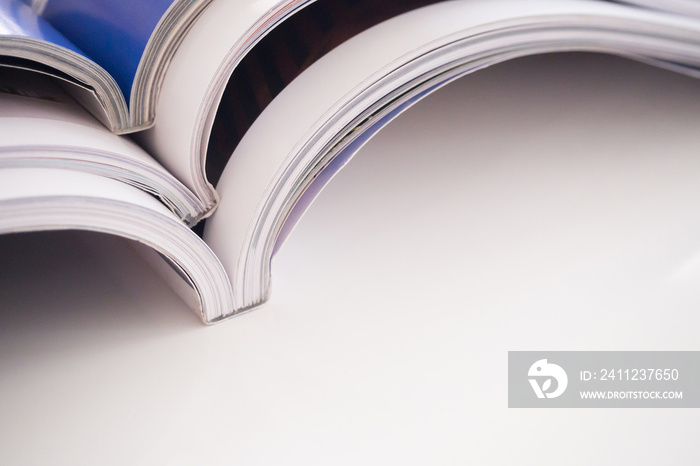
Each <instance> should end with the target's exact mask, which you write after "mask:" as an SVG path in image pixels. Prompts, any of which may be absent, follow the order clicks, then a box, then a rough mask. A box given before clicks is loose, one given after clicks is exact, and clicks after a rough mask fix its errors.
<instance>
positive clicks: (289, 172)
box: [205, 1, 700, 308]
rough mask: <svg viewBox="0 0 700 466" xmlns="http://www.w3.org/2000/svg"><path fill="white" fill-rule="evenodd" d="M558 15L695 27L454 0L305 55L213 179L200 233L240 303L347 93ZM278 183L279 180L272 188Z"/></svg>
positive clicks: (556, 4)
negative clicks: (477, 40) (308, 62)
mask: <svg viewBox="0 0 700 466" xmlns="http://www.w3.org/2000/svg"><path fill="white" fill-rule="evenodd" d="M560 21H561V22H562V23H564V24H572V23H573V24H575V25H578V26H579V27H578V28H573V29H572V31H573V32H571V35H573V36H574V37H575V36H576V34H581V36H582V37H588V36H586V35H585V34H587V33H588V32H592V33H595V32H596V31H598V29H599V28H600V26H601V25H603V26H605V25H608V26H609V25H610V24H618V23H620V24H624V25H626V26H627V27H630V25H633V26H634V27H636V28H639V29H641V30H643V31H645V30H646V29H647V28H650V29H656V28H661V29H663V30H664V31H665V32H666V33H668V34H672V33H673V34H675V33H677V34H678V36H679V37H684V36H683V35H684V34H686V35H688V34H689V35H690V36H691V37H692V36H693V34H694V35H695V37H698V31H700V29H699V27H698V23H696V22H694V21H689V20H685V19H683V18H677V17H674V16H672V15H656V14H654V13H650V12H647V11H643V10H638V9H636V8H629V7H623V6H619V5H614V4H609V3H602V2H585V1H537V2H517V1H490V2H478V1H471V2H470V1H454V2H446V3H442V4H436V5H433V6H428V7H425V8H422V9H420V10H417V11H414V12H410V13H407V14H405V15H402V16H400V17H397V18H394V19H392V20H389V21H387V22H385V23H383V24H380V25H378V26H376V27H374V28H372V29H370V30H368V31H366V32H364V33H362V34H359V35H358V36H356V37H354V38H352V39H350V40H349V41H347V42H345V43H344V44H342V45H341V46H339V47H338V48H336V49H335V50H333V51H331V52H330V53H329V54H328V55H326V56H325V57H323V58H321V59H320V60H319V61H318V62H316V63H315V64H313V65H312V66H311V67H310V68H309V69H308V70H307V71H305V72H304V73H303V74H302V75H301V76H300V77H299V78H298V79H296V80H295V81H293V82H292V83H291V84H290V85H289V86H288V87H287V88H285V89H284V90H283V91H282V93H281V94H280V95H279V96H278V97H277V98H276V99H275V100H274V101H273V102H272V103H271V104H270V105H269V106H268V107H267V109H266V110H265V111H264V112H263V113H262V115H261V116H260V117H259V118H258V119H257V120H256V122H255V123H254V124H253V126H252V127H251V128H250V130H249V131H248V132H247V134H246V135H245V137H244V138H243V140H242V141H241V143H240V144H239V145H238V147H237V149H236V150H235V152H234V154H233V156H232V158H231V160H230V161H229V163H228V165H227V167H226V169H225V170H224V173H223V175H222V177H221V179H220V181H219V184H218V186H217V188H218V191H219V194H220V196H221V204H220V206H219V209H218V211H217V213H216V214H215V215H214V216H213V217H212V218H211V219H210V221H209V222H208V223H207V228H206V232H205V240H206V241H207V242H208V244H210V246H211V247H212V248H213V249H214V251H215V252H216V253H217V255H218V256H219V257H220V258H221V260H222V262H223V263H224V266H225V267H226V269H227V271H228V273H229V275H230V276H231V277H232V280H233V281H234V289H235V290H236V292H237V293H238V294H237V296H236V300H237V306H241V307H243V308H245V307H249V306H251V305H254V304H256V303H259V302H261V301H262V300H264V299H266V298H267V296H268V293H269V289H268V288H269V269H268V267H269V263H270V260H271V251H272V245H271V244H270V241H272V244H274V237H272V238H270V237H265V236H264V234H263V233H261V232H262V231H263V230H264V229H265V228H268V230H264V231H268V232H269V231H272V230H271V229H273V228H275V225H273V224H272V222H274V221H276V218H275V217H274V215H279V216H280V217H284V215H285V213H286V212H288V211H286V210H285V211H284V212H281V213H280V211H279V210H276V209H278V206H279V205H280V203H281V202H283V201H284V200H281V199H280V198H281V197H283V196H282V195H281V193H283V192H286V193H290V192H292V190H293V189H296V188H298V183H300V180H301V179H302V177H303V176H304V171H305V170H309V169H310V167H311V166H313V162H311V160H310V159H309V161H307V165H304V164H302V163H301V162H300V160H299V157H300V156H299V154H300V153H301V150H302V149H304V145H305V144H317V146H313V148H316V147H320V146H319V145H320V144H321V143H322V142H323V139H321V142H318V143H316V142H314V141H315V139H314V138H315V137H316V136H320V138H323V137H325V138H329V137H330V136H332V132H333V131H334V129H333V128H334V127H333V126H332V125H330V126H329V125H328V122H329V121H331V118H332V117H333V116H334V115H336V114H338V113H339V112H340V113H339V114H341V115H342V112H341V110H343V109H344V107H348V106H350V105H351V104H353V103H354V102H358V104H357V105H369V104H371V103H372V102H373V100H372V99H379V98H380V97H381V95H382V92H384V93H386V92H388V90H389V89H386V88H385V89H380V91H382V92H379V91H377V95H367V96H363V91H364V90H365V89H366V88H368V86H370V85H371V84H372V83H374V82H377V81H379V80H381V78H382V77H383V76H385V75H387V74H388V73H391V72H392V71H393V70H395V69H397V68H400V67H401V66H403V65H406V64H410V63H411V62H412V61H413V60H416V59H418V58H420V57H422V56H423V55H424V54H426V53H427V52H430V51H431V50H432V49H434V48H435V47H437V46H439V45H441V44H450V43H452V42H454V41H455V40H457V39H459V38H462V37H470V36H474V35H475V34H477V33H482V32H485V31H489V30H496V29H498V28H499V27H507V26H512V25H517V24H531V25H538V24H558V22H560ZM586 28H588V29H589V30H590V31H587V29H586ZM579 30H580V31H583V32H577V31H579ZM686 31H687V32H686ZM567 37H569V36H567ZM605 37H606V36H601V38H599V42H593V44H592V45H591V44H589V43H588V42H586V44H587V45H586V46H585V47H584V46H579V47H576V46H574V47H573V49H586V50H595V49H600V50H602V51H609V52H616V53H624V49H623V48H622V47H620V46H619V44H614V45H611V46H607V47H606V43H605V41H604V39H605ZM636 40H637V38H635V41H636ZM632 45H635V44H630V47H632ZM640 47H643V44H642V45H641V46H640ZM570 49H572V46H571V43H570V42H568V41H567V40H563V41H560V42H559V43H557V42H553V45H551V46H550V47H549V49H548V51H555V50H570ZM524 50H525V51H524V52H523V51H522V50H521V51H520V52H518V53H519V54H520V55H524V54H527V53H528V52H527V48H525V49H524ZM538 50H539V49H538ZM698 52H700V51H699V50H696V53H698ZM529 53H532V52H529ZM630 53H632V52H630ZM634 53H635V54H636V53H637V52H636V51H635V52H634ZM512 56H518V54H514V55H512ZM512 56H511V57H512ZM697 56H700V54H698V55H696V59H697ZM507 58H509V56H504V57H503V58H501V59H500V60H504V59H507ZM495 61H497V60H494V62H495ZM438 64H439V63H438ZM362 99H365V100H367V101H368V102H369V103H367V104H365V103H363V102H365V101H364V100H362ZM353 112H354V111H351V112H348V115H347V116H345V117H344V118H345V119H344V120H343V121H351V120H352V118H354V117H355V116H356V115H357V113H356V112H355V113H353ZM339 129H340V128H338V130H339ZM327 133H331V134H330V136H329V134H327ZM309 157H311V155H309ZM283 183H286V185H285V186H286V187H284V188H282V187H280V186H281V185H282V184H283ZM285 189H286V191H285ZM275 190H277V191H275ZM275 203H278V204H277V206H275V205H274V204H275ZM286 207H288V206H285V208H286ZM263 216H265V217H264V218H263ZM277 218H279V217H277ZM265 222H267V223H265ZM271 234H272V235H274V234H275V232H274V231H273V232H272V233H271ZM256 235H258V236H256Z"/></svg>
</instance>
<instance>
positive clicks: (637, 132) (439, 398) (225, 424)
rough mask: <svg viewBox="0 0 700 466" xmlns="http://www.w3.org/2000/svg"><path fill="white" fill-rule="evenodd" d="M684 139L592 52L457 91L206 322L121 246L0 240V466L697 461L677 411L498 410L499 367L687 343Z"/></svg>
mask: <svg viewBox="0 0 700 466" xmlns="http://www.w3.org/2000/svg"><path fill="white" fill-rule="evenodd" d="M699 123H700V82H698V81H694V80H692V79H690V78H687V77H684V76H680V75H675V74H672V73H669V72H666V71H662V70H657V69H654V68H650V67H647V66H645V65H641V64H637V63H633V62H628V61H624V60H622V59H618V58H613V57H605V56H598V55H583V54H575V55H553V56H546V57H534V58H527V59H521V60H517V61H514V62H510V63H506V64H503V65H498V66H496V67H494V68H492V69H489V70H484V71H480V72H478V73H476V74H474V75H472V76H468V77H466V78H463V79H461V80H460V81H458V82H456V83H454V84H453V85H450V86H448V87H447V88H445V89H443V90H441V91H439V92H438V93H436V94H434V95H432V96H430V97H429V98H428V99H426V100H424V101H423V102H421V103H419V104H418V105H417V106H415V107H414V108H412V109H411V110H409V111H408V112H407V113H406V114H404V115H402V117H400V118H399V119H398V120H397V121H396V122H394V123H393V124H392V125H390V126H389V127H387V128H386V129H385V130H383V131H382V132H381V133H380V134H379V135H378V136H377V137H376V138H375V139H373V140H372V141H371V142H370V143H369V144H368V145H367V146H366V147H365V148H364V149H363V150H362V151H361V152H360V154H359V155H358V156H357V157H356V159H355V160H353V162H351V163H350V165H349V166H348V167H347V168H346V169H345V170H344V171H343V172H342V173H341V174H340V175H339V176H338V177H337V178H336V179H335V180H334V181H333V182H332V183H331V184H330V185H329V187H328V188H327V189H326V191H324V192H323V194H322V195H321V197H320V198H319V199H318V201H317V202H316V203H315V204H314V205H313V206H312V208H311V210H310V211H309V213H308V214H307V216H306V217H305V218H304V219H303V220H302V222H301V223H300V225H299V227H298V228H297V230H296V231H295V232H294V233H293V234H292V236H291V237H290V239H289V241H288V242H287V244H286V245H285V247H284V248H283V249H282V251H281V252H280V253H279V255H278V256H277V257H276V259H275V261H274V263H273V273H274V276H273V297H272V300H271V301H270V302H269V303H268V304H267V305H266V306H264V307H263V308H261V309H259V310H257V311H255V312H252V313H250V314H247V315H245V316H241V317H239V318H235V319H233V320H230V321H228V322H225V323H222V324H220V325H217V326H213V327H205V326H204V325H202V324H201V323H200V322H199V320H198V318H197V317H196V316H195V315H194V314H192V313H191V312H190V311H189V310H188V309H186V308H185V307H184V305H183V304H182V303H181V302H179V301H178V300H177V298H176V297H175V296H174V294H173V293H171V292H170V290H169V289H168V288H167V286H166V285H164V284H163V283H162V282H161V281H160V279H159V277H157V276H156V275H154V274H153V273H152V272H151V271H150V270H149V269H148V268H146V267H145V266H143V265H142V263H141V261H140V259H139V257H138V256H137V255H136V254H134V253H133V251H132V250H131V249H130V248H129V246H128V244H127V242H126V241H124V240H120V239H115V238H109V237H106V236H102V235H95V234H71V233H62V234H50V235H46V234H43V235H22V236H16V237H15V236H12V237H10V236H8V237H3V238H0V258H1V259H0V260H1V261H2V264H1V265H0V462H1V463H2V464H8V465H9V464H52V465H56V464H71V465H75V464H100V465H112V464H114V465H126V464H128V465H161V464H168V465H170V464H172V465H177V464H206V465H213V464H246V465H247V464H466V463H477V464H478V463H487V464H489V463H493V464H533V465H538V466H543V465H559V464H571V465H575V464H659V463H670V462H672V461H675V462H676V463H677V464H696V462H697V458H696V456H697V453H698V448H697V443H696V441H697V426H698V421H699V420H700V417H699V414H698V412H697V410H694V409H680V410H672V409H647V410H643V409H629V410H625V409H607V410H606V409H598V410H594V409H588V410H585V409H580V410H567V409H558V410H547V409H531V410H517V409H508V407H507V367H506V363H507V352H508V351H509V350H697V349H698V342H697V335H698V330H699V329H700V315H699V313H698V309H700V182H698V181H699V180H700V149H699V148H700V131H699V128H700V125H699ZM699 388H700V387H699Z"/></svg>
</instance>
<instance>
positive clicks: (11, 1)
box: [0, 0, 85, 55]
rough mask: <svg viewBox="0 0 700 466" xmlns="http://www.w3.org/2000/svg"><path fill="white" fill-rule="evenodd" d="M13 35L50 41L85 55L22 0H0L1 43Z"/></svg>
mask: <svg viewBox="0 0 700 466" xmlns="http://www.w3.org/2000/svg"><path fill="white" fill-rule="evenodd" d="M12 36H14V37H28V38H32V39H37V40H42V41H46V42H50V43H52V44H55V45H57V46H59V47H63V48H65V49H68V50H71V51H73V52H75V53H78V54H81V55H85V54H84V53H83V52H82V51H81V50H80V49H79V48H78V47H77V46H76V45H75V44H73V43H72V42H71V41H69V40H68V39H66V37H65V36H64V35H63V34H61V33H60V32H58V31H57V30H56V29H55V28H54V27H53V26H51V25H50V24H49V23H47V22H46V21H44V20H43V19H42V18H40V17H39V16H37V14H36V13H34V12H33V11H32V9H31V8H29V7H28V6H27V5H25V4H24V3H23V2H22V0H0V40H1V41H2V42H0V43H6V42H5V41H6V40H7V39H8V38H9V37H12ZM5 46H6V45H5Z"/></svg>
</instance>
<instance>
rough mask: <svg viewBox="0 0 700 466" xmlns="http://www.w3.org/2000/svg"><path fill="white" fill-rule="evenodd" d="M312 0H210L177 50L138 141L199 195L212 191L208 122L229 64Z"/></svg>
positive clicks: (211, 195)
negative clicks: (206, 162) (150, 123)
mask: <svg viewBox="0 0 700 466" xmlns="http://www.w3.org/2000/svg"><path fill="white" fill-rule="evenodd" d="M308 3H310V0H237V1H230V2H223V1H214V2H212V3H211V4H210V5H209V6H208V7H207V8H206V9H205V10H204V11H203V12H202V13H201V14H200V16H199V17H198V18H197V20H196V21H195V22H194V24H193V25H192V27H191V29H190V30H189V31H188V33H187V35H186V36H185V37H184V39H183V41H182V43H181V44H180V45H179V47H178V49H177V51H176V52H175V54H174V56H173V58H172V61H171V63H170V66H169V68H168V72H167V73H166V75H165V77H164V80H163V84H162V88H161V90H160V97H159V99H158V104H157V110H156V114H157V124H156V125H155V126H154V127H153V128H151V129H149V130H147V131H145V132H143V133H140V134H138V135H137V138H138V140H139V142H140V143H141V144H143V145H144V147H146V148H147V149H148V151H149V152H150V153H151V154H153V155H154V156H155V157H156V158H158V160H159V161H160V162H161V163H162V164H163V165H164V166H165V167H166V168H167V169H168V170H170V171H171V172H172V173H173V174H174V175H175V176H177V178H178V179H180V180H182V181H183V183H185V185H187V186H188V187H189V188H190V189H192V190H193V191H194V192H195V193H197V195H199V196H200V197H202V198H204V199H209V200H211V202H214V201H215V200H216V193H215V192H214V190H213V188H212V186H211V185H210V184H209V183H208V182H207V180H206V178H205V175H204V166H203V154H204V153H205V152H206V145H207V142H208V129H207V126H208V125H210V124H211V121H209V119H211V120H213V118H214V115H215V110H216V105H218V102H219V99H220V98H221V93H222V92H223V90H224V87H225V85H226V83H227V81H228V78H229V76H230V75H231V73H232V71H233V69H234V68H235V66H236V65H237V64H238V62H239V61H240V60H241V58H242V57H243V56H244V55H245V54H246V53H247V51H248V50H249V49H250V48H251V47H253V45H254V44H255V43H256V42H257V41H258V40H259V39H260V37H262V36H263V35H264V34H265V33H266V32H267V31H268V30H270V29H271V28H273V27H274V26H275V25H276V24H277V23H278V22H280V21H283V20H284V18H285V17H286V16H288V15H290V14H292V13H293V12H294V11H295V10H297V9H298V8H302V7H303V6H305V5H306V4H308Z"/></svg>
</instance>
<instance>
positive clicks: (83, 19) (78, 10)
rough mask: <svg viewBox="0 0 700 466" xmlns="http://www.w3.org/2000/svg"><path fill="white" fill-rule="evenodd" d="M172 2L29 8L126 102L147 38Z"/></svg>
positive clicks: (52, 2)
mask: <svg viewBox="0 0 700 466" xmlns="http://www.w3.org/2000/svg"><path fill="white" fill-rule="evenodd" d="M172 3H173V0H149V1H147V2H144V1H141V0H120V1H118V2H114V1H109V0H41V1H35V2H32V7H33V8H34V10H35V11H36V12H38V13H39V14H40V15H41V16H42V18H43V19H44V20H46V21H47V22H48V23H50V24H51V25H52V26H53V27H54V28H56V30H58V31H60V32H61V33H62V34H63V35H65V36H66V37H68V38H69V39H70V40H71V41H72V42H73V43H74V44H76V45H78V46H79V47H80V48H81V49H82V50H83V51H84V52H85V53H86V54H87V55H88V56H89V57H90V58H92V59H93V60H94V61H95V62H97V63H98V64H99V65H100V66H102V67H103V68H104V69H105V70H107V71H108V72H109V74H111V75H112V76H113V77H114V79H115V80H116V81H117V83H118V84H119V88H120V89H121V90H122V93H123V94H124V97H125V98H126V101H127V102H128V101H129V96H130V94H131V86H132V84H133V82H134V76H135V75H136V69H137V68H138V65H139V62H140V61H141V56H142V55H143V51H144V49H145V48H146V44H147V43H148V39H149V38H150V37H151V34H152V33H153V30H154V29H155V27H156V25H157V24H158V21H159V20H160V18H161V16H163V13H165V11H166V10H167V9H168V7H169V6H170V5H171V4H172ZM117 44H118V46H117Z"/></svg>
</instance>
